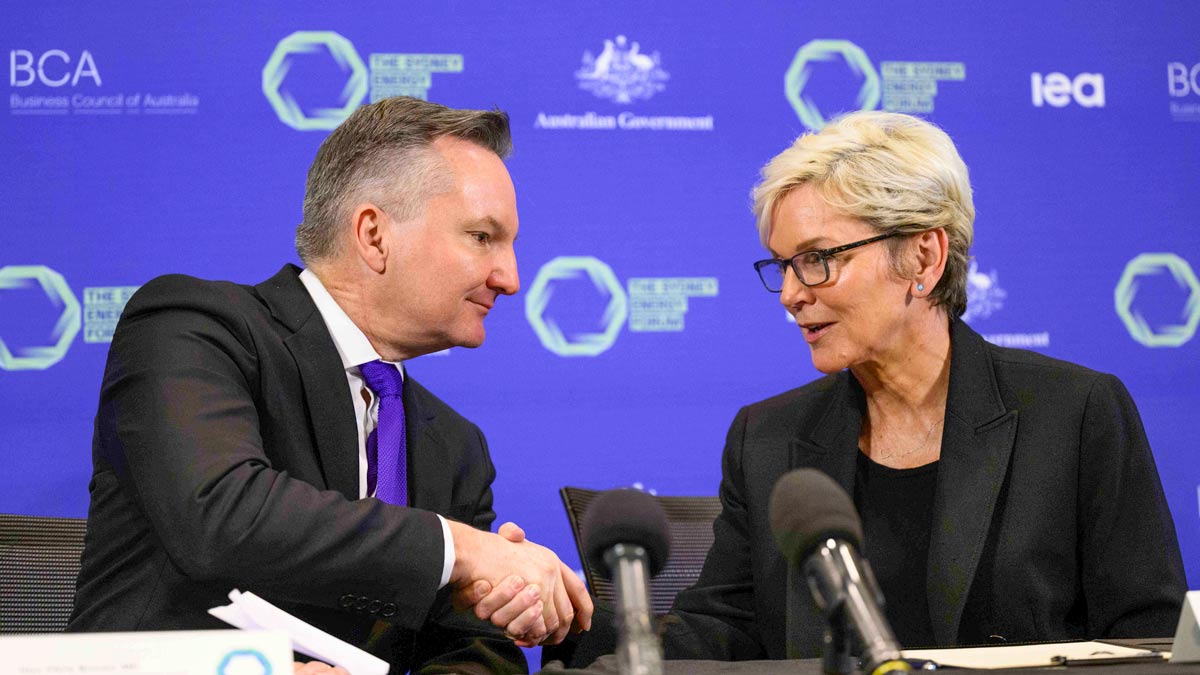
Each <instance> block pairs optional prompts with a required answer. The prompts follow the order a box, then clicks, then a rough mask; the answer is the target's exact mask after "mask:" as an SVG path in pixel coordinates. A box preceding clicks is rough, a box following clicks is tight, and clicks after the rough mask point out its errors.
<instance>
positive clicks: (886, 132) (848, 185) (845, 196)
mask: <svg viewBox="0 0 1200 675" xmlns="http://www.w3.org/2000/svg"><path fill="white" fill-rule="evenodd" d="M802 185H812V186H813V187H814V188H816V189H817V192H818V194H820V195H821V197H822V198H823V199H824V200H825V203H827V204H829V205H830V206H832V207H834V208H836V209H839V210H841V211H842V212H844V213H846V214H848V215H850V216H852V217H855V218H858V219H859V220H862V221H863V222H865V223H866V224H867V225H869V226H871V227H872V228H875V229H876V230H879V232H880V233H881V234H882V233H887V232H899V233H901V234H916V233H918V232H924V231H926V230H932V229H935V228H939V227H940V228H944V229H945V231H946V237H947V239H949V243H950V247H949V248H950V250H949V258H948V259H947V260H946V270H945V273H944V274H943V275H942V279H941V280H940V281H939V282H938V284H937V286H936V287H935V288H934V289H933V292H932V293H931V294H930V298H931V299H932V300H933V302H934V304H935V305H940V306H942V307H943V308H944V309H945V310H946V312H947V314H948V315H949V316H950V317H951V318H952V319H953V318H957V317H959V316H961V315H962V313H963V312H965V311H966V309H967V262H968V256H967V252H968V250H969V249H970V248H971V240H972V239H973V238H974V233H975V230H974V223H975V204H974V202H973V200H972V197H971V181H970V178H969V177H968V174H967V165H966V164H965V163H963V160H962V158H961V157H960V156H959V154H958V150H957V149H955V147H954V142H953V141H952V140H950V137H949V136H948V135H946V132H944V131H942V130H941V129H939V128H937V127H936V126H934V125H933V124H930V123H929V122H926V121H925V120H922V119H919V118H916V117H913V116H911V115H903V114H900V113H891V112H876V111H868V112H855V113H850V114H848V115H844V116H842V117H839V118H837V119H835V120H833V121H832V122H830V123H829V124H828V125H826V126H825V128H823V129H821V131H820V132H818V133H815V134H805V135H803V136H801V137H800V138H798V139H796V141H795V143H793V144H792V145H791V147H789V148H788V149H786V150H784V151H783V152H781V153H779V154H778V155H776V156H775V158H774V159H772V160H771V161H770V162H769V163H768V164H767V165H766V166H765V167H763V170H762V182H760V183H759V184H758V185H757V186H756V187H755V188H754V193H753V196H754V215H755V217H756V218H757V220H758V234H759V237H760V238H761V239H762V242H763V246H766V245H767V240H768V238H769V237H770V234H771V219H772V218H773V217H774V210H775V205H776V204H777V203H778V202H779V200H780V199H782V198H783V197H784V195H786V194H787V193H789V192H791V191H792V190H795V189H796V188H798V187H800V186H802ZM888 243H889V244H890V246H889V251H891V254H892V262H893V266H894V267H895V268H896V269H898V270H899V269H903V264H902V263H903V261H900V260H899V259H898V257H897V252H898V251H899V250H900V248H901V247H902V245H903V244H902V240H899V239H892V240H890V241H889V242H888Z"/></svg>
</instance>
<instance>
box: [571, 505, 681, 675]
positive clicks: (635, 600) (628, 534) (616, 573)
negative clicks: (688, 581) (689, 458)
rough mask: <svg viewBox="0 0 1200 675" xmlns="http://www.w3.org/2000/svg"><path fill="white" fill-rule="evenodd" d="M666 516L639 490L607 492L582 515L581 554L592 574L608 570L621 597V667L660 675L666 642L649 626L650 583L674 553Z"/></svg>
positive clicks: (619, 628) (618, 599)
mask: <svg viewBox="0 0 1200 675" xmlns="http://www.w3.org/2000/svg"><path fill="white" fill-rule="evenodd" d="M670 548H671V547H670V537H669V536H668V533H667V514H666V513H664V512H663V510H662V507H661V506H659V505H658V502H656V501H654V498H653V497H651V496H650V495H648V494H646V493H644V492H641V491H639V490H628V489H625V490H609V491H608V492H604V493H602V494H601V495H600V496H599V497H597V498H596V501H594V502H592V504H591V505H590V506H589V507H588V510H587V512H586V513H584V515H583V550H584V555H585V556H586V557H587V560H588V565H589V566H590V567H591V568H592V569H594V570H608V571H609V572H610V573H611V576H610V577H608V578H611V580H612V582H613V586H614V588H615V590H616V593H617V631H618V633H617V634H618V641H617V667H618V668H619V669H620V672H621V673H623V674H624V673H635V674H637V675H662V672H663V664H662V658H663V657H662V642H661V641H660V639H659V637H658V633H656V632H655V631H654V628H653V626H652V625H651V612H650V577H652V576H654V575H655V574H658V572H659V570H661V569H662V567H663V565H664V564H666V562H667V555H668V553H669V552H670Z"/></svg>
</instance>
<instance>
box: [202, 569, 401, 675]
mask: <svg viewBox="0 0 1200 675" xmlns="http://www.w3.org/2000/svg"><path fill="white" fill-rule="evenodd" d="M229 599H230V600H231V602H230V604H228V605H224V606H221V607H213V608H212V609H210V610H208V613H209V614H212V615H213V616H215V617H217V618H218V619H220V620H222V621H224V622H225V623H227V624H230V625H231V626H237V627H238V628H242V629H245V630H254V629H261V628H270V629H274V630H282V631H284V632H286V633H287V634H288V635H289V636H291V638H292V646H293V648H294V649H295V650H296V651H298V652H300V653H301V654H307V655H308V656H311V657H313V658H314V659H318V660H320V661H324V662H325V663H329V664H332V665H335V666H341V667H342V668H345V669H346V670H347V671H349V672H350V675H387V672H388V670H389V666H388V664H387V662H386V661H384V660H382V659H379V658H377V657H375V656H372V655H371V654H368V653H366V652H364V651H363V650H361V649H359V648H358V647H355V646H354V645H352V644H350V643H348V642H345V641H343V640H340V639H338V638H336V637H334V636H332V635H330V634H329V633H326V632H325V631H323V630H321V629H320V628H317V627H316V626H313V625H312V624H310V623H307V622H305V621H302V620H300V619H298V618H296V617H294V616H292V615H291V614H288V613H287V612H285V611H283V610H282V609H279V608H278V607H276V606H275V605H272V604H271V603H269V602H267V601H266V600H263V599H262V598H260V597H258V596H257V595H255V594H253V593H250V592H246V593H242V592H240V591H238V590H237V589H234V590H232V591H230V592H229ZM289 672H290V671H289Z"/></svg>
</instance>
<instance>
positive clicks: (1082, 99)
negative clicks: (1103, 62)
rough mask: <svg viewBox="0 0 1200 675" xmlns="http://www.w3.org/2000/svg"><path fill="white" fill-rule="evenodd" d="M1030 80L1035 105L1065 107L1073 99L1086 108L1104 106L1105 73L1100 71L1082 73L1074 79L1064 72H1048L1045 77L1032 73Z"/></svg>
mask: <svg viewBox="0 0 1200 675" xmlns="http://www.w3.org/2000/svg"><path fill="white" fill-rule="evenodd" d="M1029 81H1030V86H1031V88H1032V90H1033V93H1032V95H1033V105H1034V106H1035V107H1038V108H1040V107H1042V106H1043V105H1050V106H1053V107H1055V108H1063V107H1066V106H1068V105H1070V103H1071V101H1072V100H1074V101H1075V102H1076V103H1078V104H1079V105H1081V106H1083V107H1084V108H1103V107H1104V75H1101V74H1100V73H1080V74H1078V75H1076V76H1075V78H1074V79H1072V78H1070V77H1067V76H1066V75H1064V74H1062V73H1048V74H1047V75H1046V76H1045V77H1043V76H1042V74H1041V73H1032V74H1030V76H1029Z"/></svg>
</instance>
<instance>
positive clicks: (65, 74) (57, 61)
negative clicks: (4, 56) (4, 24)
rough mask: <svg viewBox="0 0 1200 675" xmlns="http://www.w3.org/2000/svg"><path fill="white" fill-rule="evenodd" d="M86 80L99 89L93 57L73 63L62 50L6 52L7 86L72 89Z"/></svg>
mask: <svg viewBox="0 0 1200 675" xmlns="http://www.w3.org/2000/svg"><path fill="white" fill-rule="evenodd" d="M83 79H88V80H91V81H92V83H93V84H95V85H96V86H97V87H99V86H100V70H99V69H98V68H96V59H94V58H93V57H92V53H91V52H89V51H88V50H86V49H85V50H83V53H82V54H80V55H79V57H78V58H76V59H74V62H73V63H72V59H71V55H70V54H68V53H67V52H65V51H63V50H61V49H50V50H47V51H45V52H42V53H41V54H34V53H33V52H31V51H29V50H28V49H13V50H10V51H9V52H8V84H9V85H11V86H13V87H28V86H30V85H32V84H34V83H41V84H43V85H45V86H47V87H64V86H67V85H68V84H69V85H71V86H72V87H74V86H76V85H78V84H79V81H80V80H83Z"/></svg>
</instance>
